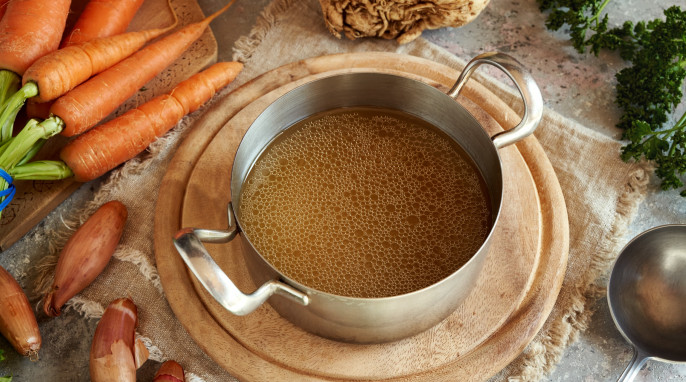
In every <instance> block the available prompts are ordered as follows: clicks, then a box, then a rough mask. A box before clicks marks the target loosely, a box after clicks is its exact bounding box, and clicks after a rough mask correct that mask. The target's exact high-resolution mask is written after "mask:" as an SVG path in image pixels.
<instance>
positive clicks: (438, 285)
mask: <svg viewBox="0 0 686 382" xmlns="http://www.w3.org/2000/svg"><path fill="white" fill-rule="evenodd" d="M348 76H375V77H376V76H384V77H389V78H393V79H394V80H398V81H413V82H415V83H418V84H421V85H420V87H425V88H426V90H427V91H428V92H433V93H434V94H435V96H436V97H447V98H448V99H449V100H450V101H451V102H452V104H454V105H455V106H456V107H458V108H460V109H462V110H463V111H465V112H466V115H468V116H469V118H471V119H472V120H473V123H475V124H476V125H478V126H480V127H482V128H481V129H479V131H480V133H478V134H480V135H481V136H480V137H479V138H478V139H480V140H481V139H487V140H488V141H489V142H490V143H491V144H490V145H489V147H490V148H492V150H493V152H494V153H495V155H496V159H497V163H498V174H497V176H498V178H499V179H500V187H499V189H498V190H497V192H498V202H497V208H496V209H494V210H493V211H491V216H492V218H493V221H492V222H491V224H490V228H489V231H488V234H487V235H486V237H485V238H484V240H483V243H482V244H481V245H480V246H479V248H478V249H477V250H476V251H474V253H473V254H472V255H471V257H470V258H469V260H467V261H466V262H465V263H464V264H462V265H461V266H460V267H459V268H457V269H456V270H454V271H453V272H452V273H450V274H449V275H447V276H445V277H444V278H442V279H440V280H438V281H436V282H435V283H433V284H431V285H428V286H426V287H423V288H420V289H416V290H413V291H411V292H407V293H403V294H397V295H393V296H384V297H354V296H344V295H338V294H334V293H330V292H325V291H322V290H319V289H316V288H313V287H310V286H307V285H305V284H302V283H301V282H299V281H297V280H295V279H293V278H291V277H289V276H287V275H285V274H284V273H283V271H281V270H280V269H278V268H277V267H275V266H274V265H273V264H272V263H271V262H270V261H268V260H267V259H266V258H265V257H264V256H263V255H262V254H261V253H260V251H258V250H257V248H255V245H254V244H253V242H252V240H250V237H249V235H247V234H246V233H245V231H243V229H242V228H241V226H242V224H241V221H240V215H239V213H238V210H239V209H240V207H239V206H240V195H238V196H237V199H238V200H236V201H235V203H232V205H231V212H232V213H233V216H234V219H235V222H236V225H237V229H238V231H239V232H240V234H241V235H242V236H243V239H244V240H245V241H247V243H248V244H249V245H250V246H251V248H252V250H253V251H254V252H255V254H257V255H258V256H259V257H260V259H261V260H262V261H264V262H265V264H267V265H268V266H269V267H270V268H271V269H272V270H273V271H274V272H275V273H276V274H278V275H279V278H281V279H282V280H283V281H285V282H286V283H287V284H289V285H291V286H293V287H294V288H296V289H299V290H300V291H302V292H304V293H306V294H308V295H318V296H322V297H325V298H328V299H336V300H346V301H350V302H353V303H354V302H359V303H368V302H372V301H379V302H382V301H391V300H398V299H405V298H411V297H412V296H415V295H416V294H419V293H426V291H427V290H431V289H436V288H441V287H442V285H443V284H445V283H447V282H448V279H452V278H454V277H458V274H459V273H460V272H461V271H463V270H464V269H468V268H470V267H471V264H473V263H475V262H477V261H478V260H475V258H476V257H477V255H479V254H482V252H483V251H485V250H487V249H488V245H489V243H490V241H491V238H492V236H493V234H494V231H495V228H496V225H497V223H498V221H499V220H500V215H501V210H502V204H503V191H504V182H503V171H502V170H503V166H502V159H501V156H500V152H499V150H498V148H497V147H496V146H495V145H494V144H493V140H492V138H491V137H490V136H489V135H488V133H487V132H486V131H485V130H484V129H483V125H482V124H481V123H480V122H479V121H478V120H477V119H476V118H475V117H474V116H473V115H472V114H471V113H470V112H469V111H468V110H467V109H466V108H465V107H464V106H462V105H461V104H460V103H459V102H458V101H457V99H455V98H453V97H451V96H450V95H449V94H447V93H444V92H442V91H441V90H439V89H437V88H436V87H434V86H432V85H431V84H429V83H426V82H423V81H419V80H417V79H415V78H410V77H405V76H400V75H396V74H390V73H381V72H363V71H359V72H348V73H337V74H333V75H331V76H326V77H321V78H317V79H315V80H312V81H309V82H306V83H304V84H301V85H298V86H296V87H294V88H293V89H291V90H289V91H288V92H286V93H284V94H283V95H281V96H279V97H278V98H277V99H276V100H274V101H273V102H271V103H270V104H269V105H268V106H267V107H266V108H265V109H264V110H263V111H262V112H261V113H260V115H258V116H257V118H256V119H255V120H254V121H253V122H252V123H251V124H250V126H249V127H248V129H247V130H246V133H245V134H244V135H243V137H242V138H241V142H240V143H239V145H238V148H237V149H236V152H237V153H238V152H239V150H241V147H243V143H244V140H245V136H246V135H247V132H248V131H249V130H250V129H251V128H252V127H253V126H255V125H256V124H257V123H258V122H259V120H260V119H261V118H262V116H263V115H265V114H266V113H267V111H268V110H269V109H272V108H273V107H278V102H279V101H280V100H283V99H285V98H286V96H288V95H289V94H293V93H294V92H296V91H302V89H303V88H306V87H308V86H312V84H314V83H316V82H321V81H325V80H331V79H333V78H342V77H348ZM275 104H276V105H277V106H274V105H275ZM354 106H361V107H365V106H368V107H378V108H381V109H387V110H388V109H391V110H397V111H400V112H403V113H406V114H410V115H412V116H414V117H416V118H420V119H422V120H425V119H424V118H422V117H421V116H418V115H416V114H414V113H412V112H409V111H406V110H400V109H394V108H391V107H385V106H376V105H368V104H360V105H354ZM344 107H345V106H344ZM336 108H343V107H336ZM329 110H333V109H329ZM312 115H313V114H309V115H306V116H304V117H303V118H301V119H299V120H297V121H295V122H292V123H290V124H289V125H288V126H286V127H284V128H282V129H281V130H280V131H279V132H278V133H277V134H276V135H274V136H273V137H272V138H271V139H270V140H269V142H267V143H266V144H265V145H264V146H263V147H261V148H260V150H259V153H258V154H257V155H255V160H253V161H252V163H251V164H250V166H249V169H248V170H247V171H246V172H245V173H246V176H247V174H249V173H250V171H251V170H252V168H253V166H254V165H255V162H256V161H257V158H259V157H260V156H261V155H262V154H263V152H264V151H265V150H266V148H267V147H268V146H269V145H270V144H271V143H272V142H273V141H274V140H275V139H277V137H279V136H280V135H281V134H283V133H284V132H285V131H286V130H288V129H290V128H291V127H292V126H293V125H295V124H297V123H298V122H300V121H302V120H304V119H306V118H309V117H311V116H312ZM427 122H428V121H427ZM428 123H430V124H432V125H434V126H436V124H434V123H431V122H428ZM436 127H437V128H438V129H440V130H441V131H443V132H444V133H446V135H448V136H449V137H450V139H451V140H452V141H453V142H455V143H457V144H458V145H460V146H461V147H463V149H464V145H463V143H462V142H459V141H458V140H457V139H455V138H454V137H453V136H452V135H451V134H449V133H448V132H447V131H445V130H444V129H443V127H441V126H436ZM465 151H466V150H465ZM467 154H468V155H469V153H467ZM469 158H470V159H471V160H472V162H473V163H475V164H476V163H477V161H476V160H475V159H474V158H473V157H472V156H471V155H469ZM235 163H236V162H235V161H234V163H233V164H232V171H231V177H232V178H233V176H234V175H235V174H234V166H235ZM477 170H478V171H479V174H480V176H481V177H482V178H484V174H482V171H481V169H480V168H478V165H477ZM243 182H245V178H243V179H241V180H240V183H241V185H242V184H243ZM231 184H232V185H233V180H232V181H231ZM488 191H489V192H488V196H489V198H491V199H492V198H493V195H492V193H491V192H490V190H488ZM232 199H233V196H232ZM493 203H494V202H493V200H491V205H492V206H493ZM486 255H487V254H483V256H486Z"/></svg>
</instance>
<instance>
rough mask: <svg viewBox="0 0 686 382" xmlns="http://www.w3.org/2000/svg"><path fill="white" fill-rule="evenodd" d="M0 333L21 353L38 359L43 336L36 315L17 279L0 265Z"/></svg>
mask: <svg viewBox="0 0 686 382" xmlns="http://www.w3.org/2000/svg"><path fill="white" fill-rule="evenodd" d="M0 334H2V336H3V337H5V338H6V339H7V340H8V341H9V342H10V344H12V347H14V349H15V350H16V351H17V352H19V354H21V355H24V356H27V357H29V358H31V359H32V360H35V359H38V350H39V349H40V347H41V336H40V331H39V330H38V323H37V322H36V315H35V314H34V313H33V309H31V305H30V304H29V299H28V298H27V297H26V294H25V293H24V290H22V289H21V286H19V283H17V280H15V279H14V277H12V275H11V274H10V273H9V272H7V271H6V270H5V268H3V267H0Z"/></svg>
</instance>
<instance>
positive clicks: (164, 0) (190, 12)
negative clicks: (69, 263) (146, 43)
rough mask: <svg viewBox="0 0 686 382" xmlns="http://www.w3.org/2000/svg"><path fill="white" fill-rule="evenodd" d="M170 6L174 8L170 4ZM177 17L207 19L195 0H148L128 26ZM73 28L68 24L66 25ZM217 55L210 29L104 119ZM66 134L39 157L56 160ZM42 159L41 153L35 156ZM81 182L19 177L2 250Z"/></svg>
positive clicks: (1, 234)
mask: <svg viewBox="0 0 686 382" xmlns="http://www.w3.org/2000/svg"><path fill="white" fill-rule="evenodd" d="M86 3H87V1H86V0H75V1H73V2H72V8H71V9H72V13H71V14H70V16H69V20H68V22H71V23H73V22H74V21H75V20H76V17H77V16H78V14H79V13H80V11H81V10H82V9H83V7H84V6H85V4H86ZM170 5H171V7H172V8H173V9H172V8H170ZM172 11H173V12H174V13H175V14H176V15H177V17H178V27H181V26H183V25H186V24H189V23H193V22H197V21H200V20H202V19H203V18H204V15H203V13H202V10H201V9H200V6H199V5H198V3H197V2H196V0H170V1H168V0H146V1H145V2H144V3H143V5H142V6H141V8H140V9H139V10H138V12H137V13H136V16H135V17H134V19H133V20H132V21H131V24H130V25H129V30H130V31H132V30H143V29H149V28H160V27H165V26H169V25H171V24H172V23H173V22H174V13H172ZM68 29H69V28H67V30H68ZM216 59H217V42H216V40H215V39H214V36H213V35H212V32H211V31H210V30H209V29H208V30H206V31H205V32H204V34H203V35H202V36H201V37H200V39H199V40H198V41H196V43H194V44H193V45H192V46H191V47H190V48H189V49H188V50H187V51H186V52H185V53H184V54H183V55H182V56H181V57H180V58H179V59H178V60H176V61H175V62H174V63H173V64H172V65H170V66H169V67H168V68H167V69H165V70H164V71H163V72H162V73H160V74H159V75H158V76H157V77H155V78H154V79H152V80H151V81H150V82H148V83H147V84H146V85H145V86H144V87H143V88H142V89H141V90H140V91H139V92H137V93H136V94H135V95H133V96H132V97H131V98H129V99H128V100H127V101H126V102H125V103H124V104H123V105H122V106H121V107H119V108H118V109H117V110H116V111H114V112H113V113H112V115H110V116H109V117H108V118H107V119H106V120H108V119H111V118H114V117H115V116H118V115H121V114H123V113H124V112H125V111H126V110H129V109H130V108H132V107H136V106H138V105H140V104H142V103H144V102H146V101H148V100H150V99H152V98H153V97H154V96H157V95H160V94H164V93H166V92H168V91H170V90H171V89H172V88H173V87H174V85H176V84H177V83H178V82H180V81H182V80H184V79H186V78H188V77H190V76H191V75H193V74H195V73H197V72H198V71H200V70H201V69H203V68H204V67H206V66H207V65H209V64H212V63H214V62H215V61H216ZM66 142H67V139H65V138H64V137H61V136H59V137H53V138H51V139H50V140H49V141H48V142H47V143H46V145H45V146H44V147H43V149H42V151H41V153H40V154H39V157H40V158H43V159H56V158H57V156H58V153H59V150H60V149H61V148H62V147H63V146H64V145H65V144H66ZM37 159H38V157H37ZM81 185H82V183H79V182H75V181H74V180H73V179H71V178H70V179H64V180H61V181H21V182H17V183H16V187H17V193H16V195H15V197H14V199H13V201H12V203H10V205H9V206H8V207H7V208H5V210H3V212H2V219H1V220H0V250H4V249H6V248H8V247H9V246H11V245H12V244H13V243H14V242H15V241H17V240H19V239H20V238H21V237H22V236H23V235H24V234H26V232H28V231H29V230H30V229H31V228H32V227H33V226H35V225H36V224H37V223H38V222H40V221H41V220H42V219H43V218H44V217H45V216H46V215H47V214H48V213H49V212H50V211H52V210H53V209H54V208H55V207H57V206H58V205H59V204H60V203H61V202H62V201H64V200H65V199H66V198H67V197H69V195H71V194H72V193H73V192H74V191H75V190H76V189H77V188H79V187H80V186H81Z"/></svg>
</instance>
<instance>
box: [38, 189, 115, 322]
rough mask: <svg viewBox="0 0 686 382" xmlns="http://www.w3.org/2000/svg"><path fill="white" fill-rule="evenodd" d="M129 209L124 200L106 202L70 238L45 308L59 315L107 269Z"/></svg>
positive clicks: (51, 313)
mask: <svg viewBox="0 0 686 382" xmlns="http://www.w3.org/2000/svg"><path fill="white" fill-rule="evenodd" d="M127 215H128V212H127V210H126V206H125V205H124V204H123V203H121V202H120V201H117V200H113V201H111V202H107V203H105V204H103V205H102V206H101V207H100V208H99V209H98V210H97V211H95V213H93V215H91V216H90V217H89V218H88V220H86V222H85V223H83V225H82V226H81V227H79V229H78V230H76V232H75V233H74V234H73V235H72V236H71V237H70V238H69V240H68V241H67V244H65V246H64V248H63V249H62V252H60V256H59V259H58V260H57V268H56V269H55V280H54V281H53V284H52V287H51V288H50V292H48V294H47V296H46V297H45V303H44V305H43V310H44V311H45V314H47V315H48V316H51V317H55V316H59V315H60V313H61V309H62V306H63V305H64V304H65V303H66V302H67V301H69V299H71V298H72V297H74V296H75V295H76V294H77V293H79V292H81V291H82V290H83V289H84V288H85V287H86V286H88V285H90V283H92V282H93V280H95V279H96V278H97V277H98V275H99V274H100V273H101V272H102V271H103V269H105V266H106V265H107V263H108V262H109V261H110V258H111V257H112V254H113V253H114V250H115V249H116V248H117V244H118V243H119V240H120V238H121V235H122V232H123V231H124V224H125V223H126V217H127Z"/></svg>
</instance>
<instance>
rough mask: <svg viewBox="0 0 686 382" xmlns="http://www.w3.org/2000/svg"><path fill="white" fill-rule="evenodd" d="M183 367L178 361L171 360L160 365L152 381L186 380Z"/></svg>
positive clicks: (179, 381) (180, 381)
mask: <svg viewBox="0 0 686 382" xmlns="http://www.w3.org/2000/svg"><path fill="white" fill-rule="evenodd" d="M184 381H185V377H184V373H183V367H181V365H179V364H178V362H176V361H172V360H169V361H167V362H165V363H163V364H162V366H160V368H159V370H157V373H155V378H154V379H153V380H152V382H184Z"/></svg>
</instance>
